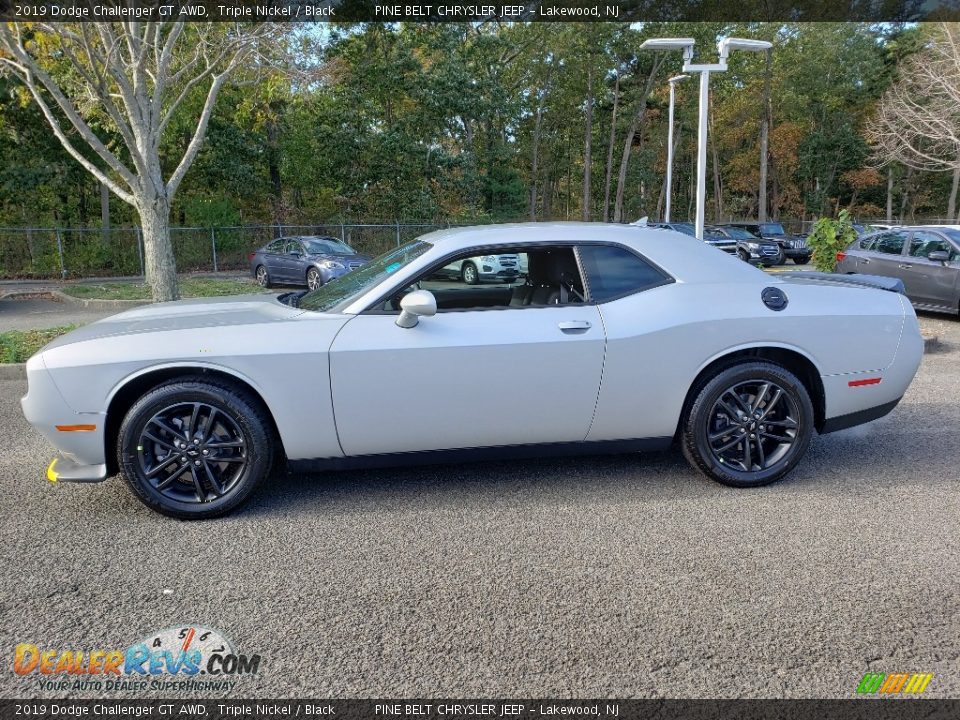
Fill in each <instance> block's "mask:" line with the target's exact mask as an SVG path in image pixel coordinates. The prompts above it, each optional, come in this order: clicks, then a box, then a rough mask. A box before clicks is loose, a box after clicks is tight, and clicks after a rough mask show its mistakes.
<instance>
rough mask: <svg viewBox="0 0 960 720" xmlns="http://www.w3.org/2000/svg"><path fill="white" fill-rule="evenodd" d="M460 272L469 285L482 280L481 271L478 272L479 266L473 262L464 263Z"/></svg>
mask: <svg viewBox="0 0 960 720" xmlns="http://www.w3.org/2000/svg"><path fill="white" fill-rule="evenodd" d="M460 274H461V276H462V278H463V281H464V282H465V283H466V284H467V285H476V284H477V283H478V282H480V273H479V272H477V266H476V265H474V264H473V263H472V262H467V263H464V264H463V269H462V270H461V271H460Z"/></svg>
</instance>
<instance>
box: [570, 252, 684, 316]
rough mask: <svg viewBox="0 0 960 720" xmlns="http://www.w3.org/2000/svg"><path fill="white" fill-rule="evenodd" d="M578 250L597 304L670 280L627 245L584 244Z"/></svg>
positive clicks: (593, 298) (591, 295)
mask: <svg viewBox="0 0 960 720" xmlns="http://www.w3.org/2000/svg"><path fill="white" fill-rule="evenodd" d="M578 251H579V253H580V260H581V262H582V263H583V271H584V273H586V276H587V284H588V285H589V287H590V298H591V299H592V300H593V301H594V302H597V303H604V302H608V301H610V300H616V299H617V298H621V297H624V296H626V295H632V294H634V293H638V292H641V291H643V290H648V289H650V288H653V287H657V286H659V285H663V284H664V283H666V282H670V280H671V278H670V277H669V276H667V275H666V274H665V273H663V272H661V271H660V270H658V269H657V268H655V267H654V266H653V265H651V264H650V263H648V262H646V261H645V260H643V259H641V258H640V257H638V256H636V255H635V254H633V253H632V252H630V251H629V250H627V249H626V248H624V247H619V246H617V245H581V246H579V248H578Z"/></svg>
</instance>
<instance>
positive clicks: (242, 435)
mask: <svg viewBox="0 0 960 720" xmlns="http://www.w3.org/2000/svg"><path fill="white" fill-rule="evenodd" d="M268 427H269V425H268V422H267V419H266V417H265V413H264V411H263V409H262V407H261V406H260V404H259V403H258V402H256V401H255V400H254V399H253V398H251V397H250V396H249V395H247V394H246V393H244V392H242V391H240V390H239V389H238V388H234V387H231V386H230V385H227V384H221V383H219V382H211V381H207V380H199V379H198V380H185V381H173V382H171V383H167V384H165V385H161V386H160V387H158V388H155V389H154V390H152V391H150V392H149V393H147V394H146V395H145V396H144V397H143V398H141V399H140V400H139V401H138V402H137V403H135V404H134V406H133V407H132V408H131V409H130V411H129V412H128V413H127V415H126V417H125V418H124V421H123V424H122V425H121V428H120V434H119V438H118V443H117V445H118V456H119V457H118V459H119V463H120V467H121V469H122V471H123V476H124V479H125V480H126V481H127V483H128V485H129V486H130V487H131V489H133V491H134V493H135V494H136V495H137V497H138V498H139V499H140V500H141V501H142V502H144V503H145V504H146V505H148V506H149V507H151V508H153V509H154V510H157V511H159V512H161V513H164V514H167V515H172V516H174V517H180V518H203V517H213V516H217V515H222V514H224V513H227V512H229V511H230V510H232V509H233V508H234V507H236V506H237V505H239V504H240V503H241V502H243V501H244V500H245V499H246V497H247V496H248V495H249V494H250V492H251V491H252V490H253V488H254V487H255V486H256V485H257V483H259V482H260V481H261V480H262V479H263V478H264V477H265V476H266V475H267V474H268V473H269V470H270V464H271V459H272V456H273V447H272V439H271V435H270V432H269V431H268V429H267V428H268Z"/></svg>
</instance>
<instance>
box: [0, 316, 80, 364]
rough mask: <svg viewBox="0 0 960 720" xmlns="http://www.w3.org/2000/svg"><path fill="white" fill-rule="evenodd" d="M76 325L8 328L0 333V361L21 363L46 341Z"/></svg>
mask: <svg viewBox="0 0 960 720" xmlns="http://www.w3.org/2000/svg"><path fill="white" fill-rule="evenodd" d="M76 327H77V326H76V325H63V326H61V327H55V328H48V329H46V330H8V331H7V332H3V333H0V363H22V362H26V361H27V359H28V358H29V357H30V356H31V355H33V354H34V353H35V352H37V350H39V349H40V348H42V347H43V346H44V345H46V344H47V343H48V342H50V341H51V340H53V339H54V338H56V337H60V336H61V335H63V334H64V333H68V332H70V331H71V330H73V329H74V328H76Z"/></svg>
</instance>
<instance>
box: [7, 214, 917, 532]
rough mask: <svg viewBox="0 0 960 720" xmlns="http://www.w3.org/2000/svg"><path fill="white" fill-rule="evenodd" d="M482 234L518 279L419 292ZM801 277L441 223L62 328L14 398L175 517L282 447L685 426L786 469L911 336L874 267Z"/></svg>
mask: <svg viewBox="0 0 960 720" xmlns="http://www.w3.org/2000/svg"><path fill="white" fill-rule="evenodd" d="M490 253H492V254H494V255H500V256H505V255H525V256H526V261H527V276H526V278H525V279H524V282H522V283H498V284H496V285H493V284H489V285H482V284H478V285H463V284H460V283H457V284H452V283H448V284H436V285H434V286H433V289H432V290H431V289H429V288H428V287H427V285H428V283H427V282H426V281H427V280H428V279H429V278H431V277H433V276H434V275H435V274H436V271H437V270H438V269H439V268H443V267H444V266H447V265H449V264H451V263H453V262H457V261H459V260H464V261H465V260H469V259H471V258H477V259H478V260H477V262H479V263H481V264H482V263H483V262H484V261H483V259H482V258H483V257H484V256H485V255H487V254H490ZM798 275H800V273H782V274H781V275H780V276H776V277H772V276H770V275H767V274H766V273H764V272H762V271H760V270H757V269H756V268H753V267H750V266H749V265H746V264H745V263H742V262H740V261H739V260H737V259H736V258H735V257H733V256H732V255H729V254H726V253H723V252H716V251H715V250H713V249H710V248H709V247H707V245H706V244H705V243H702V242H700V241H698V240H696V239H694V238H691V237H688V236H686V235H683V234H681V233H675V232H673V231H670V230H656V229H652V228H645V227H635V226H629V225H619V224H617V225H607V224H602V223H529V224H517V225H487V226H481V227H473V228H458V229H449V230H441V231H438V232H433V233H429V234H427V235H423V236H421V237H420V238H418V239H416V240H413V241H411V242H409V243H407V244H406V245H403V246H401V247H398V248H393V249H391V250H390V251H389V252H387V253H385V254H384V255H381V256H380V257H379V258H376V259H374V260H373V261H371V262H370V263H368V264H367V265H364V266H363V267H361V268H359V269H358V270H354V271H352V272H349V273H347V274H345V275H343V276H341V277H340V278H338V279H337V280H336V281H334V282H331V283H328V284H326V285H323V286H322V287H320V288H317V289H316V290H313V291H312V292H308V293H303V292H289V293H285V294H282V295H272V294H263V295H248V296H240V297H222V298H200V299H193V300H182V301H180V302H169V303H157V304H156V305H152V306H148V307H141V308H136V309H134V310H128V311H127V312H124V313H121V314H120V315H116V316H114V317H111V318H106V319H104V320H100V321H98V322H94V323H91V324H89V325H84V326H83V327H80V328H77V329H76V330H74V331H72V332H70V333H68V334H66V335H63V336H61V337H59V338H57V339H56V340H54V341H53V342H52V343H50V344H49V345H47V346H46V347H45V348H43V349H42V350H41V351H40V352H38V353H37V354H36V355H34V356H33V357H32V358H30V360H29V361H28V362H27V367H26V370H27V379H28V383H29V391H28V393H27V395H26V397H24V398H23V400H22V405H23V411H24V415H25V416H26V418H27V420H28V421H29V422H30V423H31V424H32V425H33V426H34V427H35V428H36V429H37V430H38V431H39V432H40V433H41V434H42V435H43V436H44V437H46V438H47V439H48V440H49V441H50V442H51V444H52V445H53V446H54V447H55V448H57V449H58V450H59V451H60V452H61V453H62V456H61V457H59V458H57V459H55V460H54V461H53V462H52V463H51V464H50V466H49V467H48V469H47V477H48V478H49V479H50V480H51V481H60V480H62V481H73V482H96V481H100V480H104V479H105V478H106V477H107V476H108V475H113V474H115V473H118V472H120V473H122V475H123V477H124V478H125V480H126V482H127V484H128V485H129V487H130V489H131V490H132V491H133V492H134V493H135V494H136V496H137V497H138V498H140V499H141V500H142V501H143V502H144V503H145V504H146V505H148V506H149V507H151V508H154V509H155V510H157V511H159V512H162V513H166V514H168V515H173V516H175V517H183V518H201V517H212V516H215V515H222V514H224V513H226V512H229V511H230V510H231V509H232V508H234V507H237V506H238V505H239V504H240V503H242V502H243V501H244V500H245V499H246V498H247V497H248V496H249V495H250V493H251V492H252V491H253V489H254V487H255V486H256V485H257V484H258V483H260V482H262V481H265V480H266V479H267V478H269V477H270V476H271V467H272V465H273V463H274V461H285V462H286V463H287V464H289V466H290V467H291V468H294V469H298V470H300V471H307V470H324V469H326V470H336V469H346V468H351V467H353V468H359V467H373V466H383V465H390V464H401V465H402V464H407V463H420V462H451V461H453V462H456V461H465V460H484V459H492V458H500V459H506V458H516V457H524V456H530V455H537V454H540V455H542V454H546V455H548V456H551V457H556V456H559V455H561V454H571V453H586V454H591V455H595V454H598V453H604V452H642V451H649V450H662V449H665V448H667V447H669V446H670V445H671V444H673V443H674V441H677V442H678V443H679V444H680V445H681V447H682V449H683V452H684V454H685V456H686V457H687V459H688V460H689V461H690V463H691V464H692V466H693V468H695V469H696V470H697V471H699V472H700V473H702V474H704V475H706V476H708V477H710V478H713V479H714V480H717V481H718V482H721V483H724V484H727V485H732V486H735V487H757V486H760V485H765V484H767V483H771V482H774V481H775V480H778V479H779V478H781V477H784V476H785V475H787V474H788V473H789V472H790V471H791V470H793V468H795V467H796V466H797V464H798V463H799V462H800V461H801V458H803V456H804V454H805V453H806V451H807V447H808V446H809V444H810V442H811V439H812V437H813V435H814V433H815V432H816V433H828V432H833V431H835V430H841V429H843V428H848V427H853V426H855V425H860V424H862V423H865V422H869V421H870V420H874V419H876V418H879V417H882V416H884V415H886V414H887V413H889V412H890V411H891V410H893V408H894V407H895V406H896V405H897V403H898V402H899V401H900V398H901V397H902V396H903V394H904V392H905V391H906V389H907V386H908V385H909V384H910V382H911V380H912V379H913V376H914V374H915V373H916V371H917V368H918V367H919V365H920V360H921V357H922V355H923V339H922V338H921V336H920V328H919V325H918V324H917V318H916V315H915V314H914V311H913V308H912V307H910V303H909V302H908V301H907V299H906V298H905V297H904V296H903V295H901V294H899V293H897V292H888V291H885V290H882V289H878V288H883V287H889V286H890V285H891V283H889V282H888V281H886V280H885V279H880V282H879V283H878V282H877V279H876V278H870V277H859V276H846V275H824V274H813V275H812V276H811V275H810V274H804V276H803V277H797V276H798ZM791 276H793V277H791ZM479 377H489V378H509V381H508V382H507V383H499V384H498V385H497V387H498V388H499V387H503V388H504V389H503V390H502V391H500V392H494V391H488V392H470V393H469V395H468V399H469V403H467V406H466V407H465V403H464V394H463V392H462V391H460V389H462V388H475V387H476V386H477V378H479ZM505 408H520V409H522V411H521V412H513V411H511V410H510V409H506V410H505ZM528 409H530V411H528ZM908 420H909V418H908ZM852 447H853V451H855V452H856V451H859V448H858V447H856V446H852ZM812 472H816V469H815V468H814V470H813V471H812Z"/></svg>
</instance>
